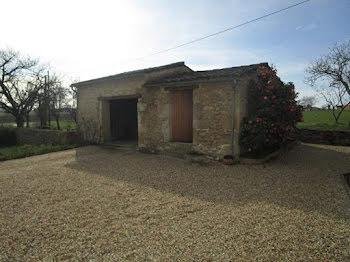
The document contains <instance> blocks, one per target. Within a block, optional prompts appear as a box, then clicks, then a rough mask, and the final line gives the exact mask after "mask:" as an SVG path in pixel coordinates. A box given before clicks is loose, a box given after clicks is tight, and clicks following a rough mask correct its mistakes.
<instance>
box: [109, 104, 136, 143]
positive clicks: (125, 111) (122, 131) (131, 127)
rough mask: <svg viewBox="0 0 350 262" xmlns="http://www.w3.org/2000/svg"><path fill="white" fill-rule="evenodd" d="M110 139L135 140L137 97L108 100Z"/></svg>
mask: <svg viewBox="0 0 350 262" xmlns="http://www.w3.org/2000/svg"><path fill="white" fill-rule="evenodd" d="M110 116H111V137H112V140H114V141H115V140H137V137H138V136H137V99H117V100H111V101H110Z"/></svg>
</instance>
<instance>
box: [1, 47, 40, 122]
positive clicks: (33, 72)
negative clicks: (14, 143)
mask: <svg viewBox="0 0 350 262" xmlns="http://www.w3.org/2000/svg"><path fill="white" fill-rule="evenodd" d="M42 72H43V67H42V66H40V65H39V61H38V60H35V59H31V58H29V57H27V58H26V57H22V56H21V55H20V54H19V53H18V52H15V51H13V50H10V49H5V50H0V107H1V108H2V109H4V111H5V112H7V113H9V114H12V115H13V116H14V117H15V120H16V124H17V127H23V125H24V121H25V119H27V120H28V121H27V122H29V113H30V111H31V110H33V107H34V104H35V103H36V101H37V98H38V93H39V91H40V89H41V88H42V84H43V83H42V81H41V80H42V78H41V75H42Z"/></svg>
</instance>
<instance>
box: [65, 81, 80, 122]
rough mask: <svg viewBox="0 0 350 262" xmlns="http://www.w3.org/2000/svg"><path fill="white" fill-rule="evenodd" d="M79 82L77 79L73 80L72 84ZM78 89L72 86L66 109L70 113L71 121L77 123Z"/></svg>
mask: <svg viewBox="0 0 350 262" xmlns="http://www.w3.org/2000/svg"><path fill="white" fill-rule="evenodd" d="M77 82H79V81H78V80H77V79H75V80H73V81H72V83H77ZM77 93H78V90H77V87H75V86H72V85H70V86H69V90H68V96H67V100H66V104H65V107H66V109H67V110H68V111H69V114H70V116H71V119H72V120H73V121H74V122H75V123H77Z"/></svg>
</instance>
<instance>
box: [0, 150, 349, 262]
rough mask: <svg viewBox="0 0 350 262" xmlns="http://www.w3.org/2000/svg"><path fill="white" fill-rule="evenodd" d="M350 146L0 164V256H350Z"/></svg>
mask: <svg viewBox="0 0 350 262" xmlns="http://www.w3.org/2000/svg"><path fill="white" fill-rule="evenodd" d="M347 172H350V147H347V148H346V147H332V146H316V145H310V144H302V145H299V146H297V147H295V148H294V149H293V150H292V151H290V152H288V153H287V154H285V155H283V156H281V157H280V158H279V159H278V160H275V161H274V162H272V163H269V164H266V165H257V166H244V165H237V166H224V165H221V164H218V163H215V164H211V165H207V166H201V165H198V164H191V163H188V162H185V161H184V160H181V159H177V158H172V157H169V156H161V155H148V154H142V153H136V152H129V151H118V150H116V149H114V150H112V149H106V148H100V147H84V148H78V149H74V150H69V151H64V152H58V153H50V154H46V155H42V156H35V157H30V158H25V159H20V160H11V161H7V162H3V163H1V164H0V261H38V260H41V261H62V260H73V261H74V260H75V261H77V260H78V261H81V260H87V261H124V260H134V261H198V260H199V261H229V260H230V261H325V259H328V260H329V261H350V223H349V221H350V197H349V194H348V191H347V190H346V187H345V182H344V180H343V179H342V177H341V176H340V174H343V173H347Z"/></svg>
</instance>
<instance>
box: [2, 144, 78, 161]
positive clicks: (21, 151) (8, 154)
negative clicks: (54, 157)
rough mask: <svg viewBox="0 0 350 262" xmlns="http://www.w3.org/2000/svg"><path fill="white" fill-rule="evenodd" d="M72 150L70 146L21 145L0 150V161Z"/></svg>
mask: <svg viewBox="0 0 350 262" xmlns="http://www.w3.org/2000/svg"><path fill="white" fill-rule="evenodd" d="M71 148H74V146H72V145H22V146H11V147H2V148H0V161H2V160H10V159H16V158H22V157H28V156H33V155H41V154H46V153H49V152H56V151H61V150H66V149H71Z"/></svg>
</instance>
